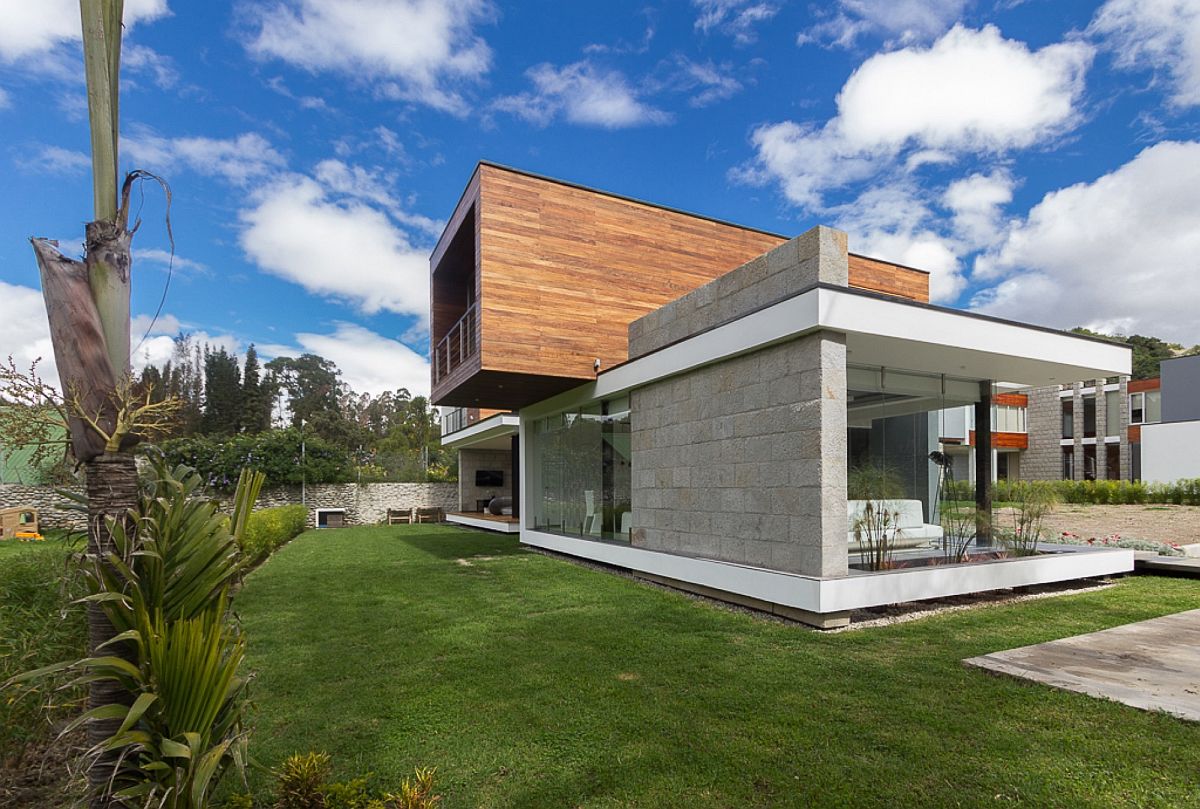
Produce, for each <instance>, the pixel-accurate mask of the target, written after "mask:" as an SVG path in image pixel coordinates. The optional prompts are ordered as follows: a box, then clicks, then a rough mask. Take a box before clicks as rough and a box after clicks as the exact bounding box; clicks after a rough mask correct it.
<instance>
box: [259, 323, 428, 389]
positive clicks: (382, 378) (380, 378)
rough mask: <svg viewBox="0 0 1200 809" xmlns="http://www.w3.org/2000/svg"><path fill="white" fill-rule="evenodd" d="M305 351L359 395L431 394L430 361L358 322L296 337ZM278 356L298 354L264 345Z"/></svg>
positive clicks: (286, 349)
mask: <svg viewBox="0 0 1200 809" xmlns="http://www.w3.org/2000/svg"><path fill="white" fill-rule="evenodd" d="M296 342H297V343H298V344H299V348H300V349H301V351H307V352H310V353H313V354H319V355H320V356H322V357H324V358H325V359H327V360H331V361H332V362H333V363H334V364H335V365H337V367H338V368H339V369H341V372H342V379H343V380H344V381H345V382H346V384H348V385H349V386H350V387H351V388H352V389H353V390H354V391H355V392H356V393H370V394H372V395H377V394H380V393H383V392H384V391H388V390H395V389H396V388H408V390H409V391H410V392H411V393H412V394H413V395H417V394H421V395H426V396H427V395H429V362H428V360H426V359H425V358H424V357H423V356H421V355H420V354H418V353H417V352H415V351H413V350H412V349H411V348H409V347H408V346H406V345H405V344H404V343H402V342H400V341H399V340H392V339H389V338H387V337H383V336H382V335H379V334H376V333H375V332H373V331H371V330H370V329H367V328H364V327H362V326H360V325H358V324H356V323H344V322H343V323H337V324H335V329H334V331H333V333H332V334H314V333H302V334H297V335H296ZM263 349H264V351H266V350H268V349H270V353H274V354H285V355H286V354H298V353H300V351H291V350H289V349H288V348H287V347H286V346H264V347H263Z"/></svg>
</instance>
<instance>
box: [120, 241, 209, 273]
mask: <svg viewBox="0 0 1200 809" xmlns="http://www.w3.org/2000/svg"><path fill="white" fill-rule="evenodd" d="M143 261H148V262H150V263H151V264H160V265H162V267H163V268H164V269H165V268H167V267H172V268H173V269H175V270H176V271H179V270H184V271H193V272H197V273H207V272H208V267H207V266H206V265H204V264H201V263H200V262H199V261H192V260H191V259H190V258H184V257H183V256H181V255H179V254H178V253H176V254H175V255H173V256H172V255H171V253H170V251H167V250H163V249H161V248H158V247H146V248H137V247H135V248H134V250H133V263H134V266H135V267H136V266H137V264H138V263H139V262H143Z"/></svg>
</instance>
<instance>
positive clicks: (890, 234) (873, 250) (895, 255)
mask: <svg viewBox="0 0 1200 809" xmlns="http://www.w3.org/2000/svg"><path fill="white" fill-rule="evenodd" d="M921 196H922V195H921V193H920V192H919V191H918V190H917V189H916V188H915V187H913V186H912V185H911V184H908V183H896V184H893V185H891V186H888V187H885V188H878V189H872V190H870V191H866V192H864V193H863V194H861V195H859V197H858V198H857V199H856V200H854V202H852V203H850V204H848V205H845V206H841V207H839V208H838V209H836V210H835V212H834V213H835V219H834V224H835V225H836V226H837V227H838V228H840V229H842V230H844V231H846V233H847V234H848V235H849V237H850V249H851V250H852V251H853V252H855V253H862V254H865V255H869V256H874V257H875V258H881V259H883V260H885V261H894V262H896V263H897V264H904V265H906V266H909V267H919V268H920V269H922V270H927V271H928V272H929V297H930V299H931V300H932V301H934V302H935V303H937V302H952V301H954V300H955V299H957V298H958V296H959V294H960V293H961V292H962V290H963V289H964V288H965V287H966V279H964V278H963V275H962V266H961V264H960V263H959V259H958V253H959V251H960V250H961V245H960V244H959V242H958V241H956V240H955V239H954V238H953V237H952V236H949V235H946V234H944V233H941V232H939V230H938V229H937V228H936V226H935V224H934V219H935V217H934V214H933V212H932V211H931V210H930V208H929V206H928V205H926V204H925V203H924V202H923V201H922V198H921Z"/></svg>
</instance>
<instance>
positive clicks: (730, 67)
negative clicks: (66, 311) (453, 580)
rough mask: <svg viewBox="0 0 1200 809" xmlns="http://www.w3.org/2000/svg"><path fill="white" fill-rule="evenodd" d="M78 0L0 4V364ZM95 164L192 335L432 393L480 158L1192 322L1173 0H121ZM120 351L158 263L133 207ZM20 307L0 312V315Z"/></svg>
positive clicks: (1199, 147)
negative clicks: (139, 176) (111, 184)
mask: <svg viewBox="0 0 1200 809" xmlns="http://www.w3.org/2000/svg"><path fill="white" fill-rule="evenodd" d="M78 26H79V23H78V10H77V4H76V2H75V0H45V1H44V2H39V3H28V2H26V0H0V176H2V177H3V179H4V188H5V190H6V193H5V194H4V195H3V197H2V198H0V354H7V353H12V354H14V355H15V356H16V358H17V359H18V361H23V362H27V361H28V360H30V359H32V358H33V357H35V356H39V355H41V356H44V357H46V358H47V361H48V360H49V358H50V349H49V342H48V337H47V332H46V326H45V323H44V313H43V312H41V311H40V309H39V306H40V302H39V301H40V298H39V295H38V293H37V292H36V288H37V285H38V282H37V271H36V267H35V265H34V262H33V256H32V251H31V250H30V248H29V244H28V241H27V239H28V237H29V236H31V235H40V236H49V237H52V238H58V239H60V240H62V242H63V244H64V247H65V248H67V249H68V251H70V250H71V249H76V250H77V249H78V248H72V247H71V245H73V244H77V243H78V241H79V240H80V238H81V236H82V223H83V222H84V221H86V220H87V219H88V218H89V217H90V199H91V196H90V185H89V180H88V174H87V170H88V162H87V152H88V139H87V133H86V121H85V104H86V100H85V95H84V88H83V83H82V78H81V77H82V69H81V63H80V48H79V41H78ZM126 26H127V33H126V40H125V66H124V73H123V97H122V107H121V112H122V130H123V141H122V163H123V166H124V167H125V168H134V167H140V168H146V169H149V170H151V171H155V172H157V173H159V174H161V175H162V176H163V177H165V178H166V179H167V180H168V181H169V182H170V184H171V187H172V189H173V191H174V206H173V208H172V210H171V215H172V222H173V225H174V232H175V238H176V248H177V254H176V259H175V267H174V273H173V275H172V280H171V285H170V289H169V292H168V295H167V298H166V302H165V304H164V306H163V316H161V317H160V318H159V321H158V323H157V324H156V326H155V328H154V331H153V333H152V334H150V335H149V336H148V337H147V338H146V339H145V340H144V341H143V342H142V343H141V345H140V347H139V348H138V349H137V351H136V352H135V357H134V361H135V365H136V364H140V363H143V362H145V361H146V360H147V359H150V360H156V361H161V360H162V359H163V358H165V356H166V354H167V353H168V352H169V346H170V337H171V335H172V334H174V333H177V332H178V331H179V330H184V331H189V332H195V333H197V334H198V335H199V336H201V338H202V339H207V340H210V341H213V342H216V343H220V344H222V345H226V346H228V347H230V348H232V349H235V350H239V351H241V350H244V348H245V347H246V346H247V345H249V344H250V343H252V342H253V343H256V344H257V345H258V346H259V347H260V349H261V350H262V351H263V353H265V354H267V355H274V354H278V353H282V352H292V351H299V350H309V351H315V352H317V353H321V354H323V355H325V356H328V357H330V358H331V359H333V360H334V361H335V362H337V363H338V365H339V366H340V367H342V369H343V371H344V373H345V377H346V379H347V381H348V382H350V384H351V385H352V386H354V387H355V388H356V389H359V390H369V391H372V392H377V391H380V390H383V389H386V388H393V387H396V386H400V385H404V386H407V387H409V388H410V389H411V390H413V391H414V392H417V391H421V392H424V391H427V389H428V384H429V381H428V370H427V364H426V361H425V355H426V353H427V336H426V334H425V309H426V305H427V298H428V281H427V273H428V262H427V259H428V254H429V251H430V249H431V247H432V245H433V243H434V241H435V239H436V236H437V234H438V232H439V231H440V229H441V226H442V223H443V220H444V218H445V217H446V216H448V215H449V213H450V212H451V210H452V209H453V206H454V204H455V202H456V201H457V199H458V196H459V194H460V193H461V191H462V189H463V186H464V185H465V183H466V181H467V180H468V178H469V176H470V173H471V170H472V168H473V166H474V164H475V162H476V161H477V160H479V159H489V160H494V161H498V162H501V163H506V164H509V165H513V166H516V167H519V168H524V169H528V170H531V171H535V172H539V173H542V174H547V175H551V176H555V177H560V178H563V179H566V180H570V181H574V182H578V183H583V184H587V185H592V186H596V187H598V188H602V189H606V190H611V191H614V192H618V193H621V194H626V195H630V196H634V197H639V198H643V199H646V200H649V201H653V202H657V203H662V204H665V205H670V206H674V207H679V208H683V209H685V210H690V211H695V212H698V213H702V214H705V215H709V216H715V217H719V218H723V219H728V220H732V221H734V222H739V223H742V224H746V225H750V226H754V227H758V228H763V229H767V230H772V231H777V232H780V233H786V234H796V233H800V232H801V231H803V230H805V229H807V228H808V227H810V226H812V225H814V224H817V223H823V224H831V225H834V226H837V227H840V228H843V229H845V230H847V231H848V232H849V233H850V236H851V249H852V250H855V251H856V252H863V253H868V254H871V255H877V256H879V257H882V258H886V259H890V260H894V261H899V262H902V263H907V264H912V265H915V266H920V267H922V268H925V269H928V270H931V271H932V272H933V277H932V281H933V290H934V295H935V298H936V299H937V301H938V302H940V303H943V304H947V305H953V306H960V307H964V308H974V309H978V310H981V311H986V312H992V313H995V314H1000V315H1004V316H1007V317H1014V318H1017V319H1022V320H1028V321H1032V322H1037V323H1043V324H1047V325H1053V326H1061V327H1071V326H1074V325H1080V324H1086V325H1091V326H1094V327H1097V328H1101V329H1106V330H1117V331H1123V332H1141V333H1152V334H1157V335H1160V336H1163V337H1168V338H1171V339H1175V340H1178V341H1180V342H1183V343H1185V344H1188V345H1191V344H1195V343H1198V342H1200V323H1198V322H1197V315H1196V310H1197V301H1200V258H1198V257H1200V225H1198V223H1200V142H1198V140H1197V138H1198V135H1200V0H1109V2H1106V3H1082V2H1060V1H1055V2H1051V1H1050V0H1024V2H1022V0H987V1H983V0H980V1H977V2H970V0H929V2H911V0H892V1H891V2H879V1H878V0H839V2H829V3H787V2H782V0H779V1H778V2H776V1H775V0H692V2H686V1H685V0H675V1H674V2H658V3H655V2H650V3H647V2H636V3H631V2H617V1H616V0H606V1H605V2H584V1H583V0H580V1H578V2H568V3H562V2H526V3H520V4H512V3H498V2H496V3H493V2H488V1H487V0H442V2H434V0H374V1H373V2H370V1H368V0H244V1H242V2H233V3H226V2H219V1H217V2H207V3H184V2H182V0H126ZM139 206H140V211H141V217H142V219H143V224H142V227H141V230H140V231H139V232H138V234H137V235H136V237H135V240H134V247H135V269H134V293H133V312H134V314H135V318H134V341H135V342H138V341H139V339H140V338H141V337H142V334H143V333H144V332H145V331H146V326H147V323H148V321H149V318H148V315H149V314H150V313H153V312H154V310H155V309H156V308H157V306H158V304H159V300H160V297H161V296H162V294H163V288H164V283H165V282H166V280H167V273H166V265H165V257H166V255H167V253H166V251H167V248H168V243H167V238H166V232H165V228H164V225H163V214H164V206H163V202H162V195H161V193H159V192H158V191H157V190H156V189H154V188H153V187H147V188H146V189H145V198H144V203H143V202H142V200H141V198H140V197H139ZM22 312H25V313H29V312H32V315H28V314H27V315H24V316H21V317H18V316H17V315H18V314H19V313H22Z"/></svg>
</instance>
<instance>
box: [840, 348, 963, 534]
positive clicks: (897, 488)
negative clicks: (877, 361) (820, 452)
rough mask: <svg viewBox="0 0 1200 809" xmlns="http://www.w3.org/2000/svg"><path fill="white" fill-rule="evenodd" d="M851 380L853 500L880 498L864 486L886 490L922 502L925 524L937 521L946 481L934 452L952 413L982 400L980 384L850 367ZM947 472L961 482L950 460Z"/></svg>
mask: <svg viewBox="0 0 1200 809" xmlns="http://www.w3.org/2000/svg"><path fill="white" fill-rule="evenodd" d="M846 380H847V385H846V387H847V392H846V423H847V431H848V434H847V443H846V447H847V453H846V461H847V468H848V473H849V478H848V496H849V499H851V500H864V499H874V495H872V494H871V493H870V492H867V491H865V490H864V488H870V487H872V486H875V487H879V486H884V487H885V488H886V489H887V490H888V492H890V493H889V494H887V497H892V498H897V499H904V500H918V501H920V503H921V508H922V511H923V517H924V520H925V522H926V523H936V522H937V500H938V497H939V492H938V486H939V485H940V483H941V481H940V480H939V471H940V469H939V465H938V464H937V462H936V461H935V460H934V459H933V458H934V456H931V453H934V455H937V454H939V452H938V451H939V446H940V441H939V439H940V437H941V436H943V435H946V434H947V430H948V429H949V427H950V425H948V424H947V423H945V420H946V419H947V418H949V417H948V416H947V412H948V411H950V412H952V409H953V408H956V407H961V406H963V405H969V404H973V403H974V402H975V401H977V400H978V399H979V392H980V388H979V382H978V381H976V380H964V379H956V378H953V377H947V376H944V375H935V374H922V373H915V372H911V371H903V370H899V369H894V368H878V367H863V366H849V367H848V368H847V369H846ZM946 468H947V469H948V470H950V471H949V475H950V480H952V481H953V480H955V475H954V472H953V469H954V467H953V463H952V462H951V461H950V460H949V459H947V467H946ZM965 483H966V478H964V479H963V480H962V481H957V484H959V486H956V488H959V487H960V486H961V485H963V484H965Z"/></svg>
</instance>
